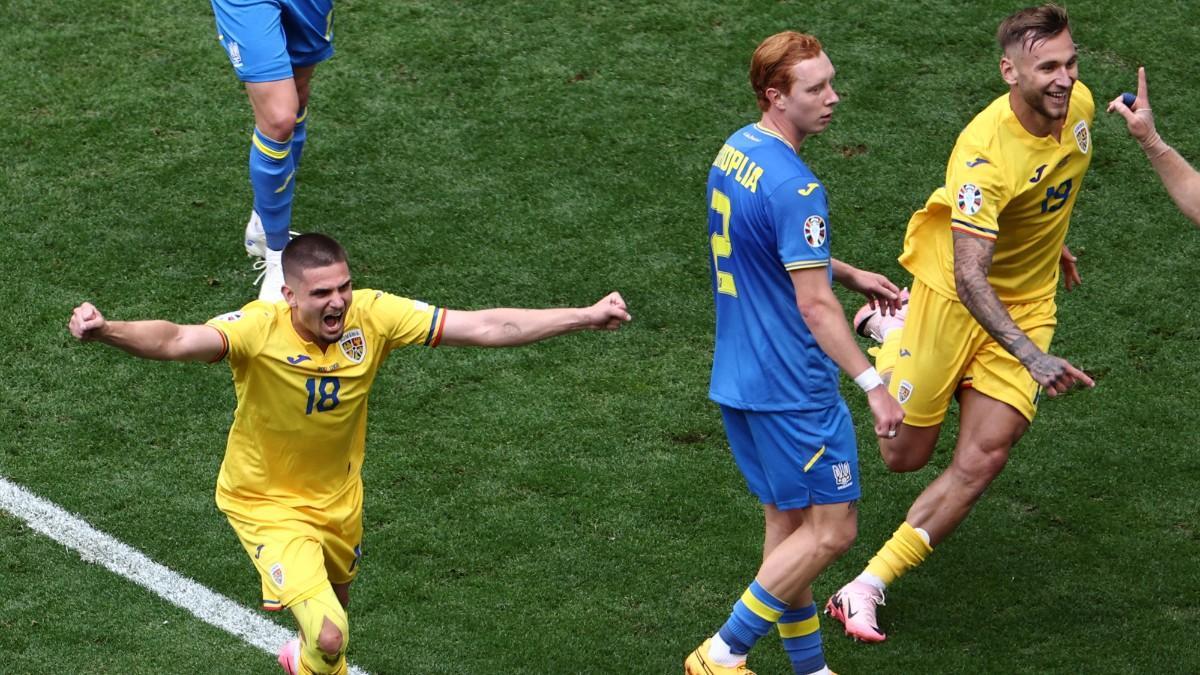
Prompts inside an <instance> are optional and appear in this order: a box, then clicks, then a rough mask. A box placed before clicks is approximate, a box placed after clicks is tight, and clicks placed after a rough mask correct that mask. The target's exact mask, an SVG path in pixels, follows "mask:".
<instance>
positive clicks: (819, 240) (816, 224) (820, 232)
mask: <svg viewBox="0 0 1200 675" xmlns="http://www.w3.org/2000/svg"><path fill="white" fill-rule="evenodd" d="M825 234H826V228H825V219H824V218H822V217H821V216H809V217H808V218H807V219H806V220H805V221H804V241H807V242H808V245H809V246H811V247H813V248H820V247H821V245H822V244H824V243H825Z"/></svg>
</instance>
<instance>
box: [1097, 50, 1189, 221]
mask: <svg viewBox="0 0 1200 675" xmlns="http://www.w3.org/2000/svg"><path fill="white" fill-rule="evenodd" d="M1108 112H1110V113H1112V112H1115V113H1118V114H1120V115H1121V117H1124V118H1125V125H1126V126H1127V127H1128V128H1129V135H1130V136H1133V138H1134V139H1135V140H1137V142H1138V144H1139V145H1141V146H1142V151H1143V152H1145V153H1146V157H1147V158H1149V160H1150V165H1151V166H1153V167H1154V170H1155V171H1156V172H1157V173H1158V177H1159V178H1160V179H1162V182H1163V185H1164V186H1165V187H1166V188H1167V194H1169V195H1171V199H1172V200H1174V201H1175V205H1176V206H1178V207H1179V210H1180V211H1182V212H1183V215H1185V216H1187V217H1188V218H1189V219H1191V221H1192V222H1193V223H1195V224H1197V225H1200V173H1197V172H1196V169H1194V168H1193V167H1192V165H1191V164H1189V163H1188V161H1187V160H1186V159H1184V158H1183V155H1180V154H1179V153H1178V152H1177V151H1176V150H1175V149H1174V148H1172V147H1171V146H1169V145H1167V143H1166V141H1164V140H1163V139H1162V136H1159V135H1158V132H1157V131H1156V130H1155V129H1154V113H1152V112H1151V110H1150V93H1149V91H1147V89H1146V69H1145V68H1138V93H1137V98H1136V99H1135V101H1134V103H1133V108H1132V109H1131V108H1130V107H1129V106H1127V105H1125V102H1124V101H1123V100H1121V97H1120V96H1118V97H1116V98H1115V99H1113V100H1112V101H1110V102H1109V104H1108Z"/></svg>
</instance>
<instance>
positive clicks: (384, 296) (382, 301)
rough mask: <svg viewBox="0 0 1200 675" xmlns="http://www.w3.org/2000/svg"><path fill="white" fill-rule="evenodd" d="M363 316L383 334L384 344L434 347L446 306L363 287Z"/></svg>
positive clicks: (444, 319) (443, 322) (392, 347)
mask: <svg viewBox="0 0 1200 675" xmlns="http://www.w3.org/2000/svg"><path fill="white" fill-rule="evenodd" d="M364 293H365V294H366V297H365V298H364V300H365V301H366V302H367V303H369V306H368V307H366V308H365V309H366V316H368V317H370V321H371V323H372V324H373V325H374V326H375V329H376V330H377V331H378V332H379V334H380V335H382V336H383V338H384V341H385V342H386V344H387V348H388V349H389V350H390V349H395V348H396V347H402V346H406V345H424V346H426V347H436V346H437V345H438V342H440V341H441V339H442V327H443V326H444V325H445V323H446V310H445V309H443V308H441V307H436V306H434V305H430V304H428V303H425V302H421V301H420V300H412V299H410V298H405V297H401V296H398V295H392V294H391V293H386V292H384V291H364Z"/></svg>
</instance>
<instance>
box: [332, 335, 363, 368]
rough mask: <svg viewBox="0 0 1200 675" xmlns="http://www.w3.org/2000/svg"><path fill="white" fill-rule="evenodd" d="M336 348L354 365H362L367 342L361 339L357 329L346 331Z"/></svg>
mask: <svg viewBox="0 0 1200 675" xmlns="http://www.w3.org/2000/svg"><path fill="white" fill-rule="evenodd" d="M338 347H340V348H341V350H342V354H344V355H345V356H346V358H348V359H350V360H351V361H353V362H354V363H362V361H363V358H364V357H365V356H366V355H367V341H366V339H364V338H363V332H362V330H361V329H359V328H355V329H353V330H348V331H346V334H345V335H343V336H342V339H341V341H340V342H338Z"/></svg>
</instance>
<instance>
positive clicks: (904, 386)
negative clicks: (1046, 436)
mask: <svg viewBox="0 0 1200 675" xmlns="http://www.w3.org/2000/svg"><path fill="white" fill-rule="evenodd" d="M1006 307H1007V309H1008V313H1009V314H1010V315H1011V316H1012V318H1013V321H1015V322H1016V323H1017V325H1018V326H1019V327H1020V328H1021V330H1023V331H1025V334H1026V335H1028V336H1029V339H1030V340H1032V341H1033V343H1034V344H1035V345H1037V346H1038V348H1039V349H1041V350H1042V351H1048V350H1049V349H1050V340H1051V339H1052V338H1053V337H1054V327H1055V326H1056V325H1057V323H1058V322H1057V320H1056V319H1055V312H1056V311H1057V306H1056V305H1055V303H1054V298H1052V297H1051V298H1047V299H1045V300H1039V301H1036V302H1030V303H1023V304H1018V305H1007V306H1006ZM966 387H969V388H972V389H974V390H975V391H978V392H979V393H981V394H984V395H986V396H988V397H990V398H994V399H996V400H998V401H1002V402H1004V403H1007V404H1008V405H1010V406H1012V407H1013V408H1015V409H1016V410H1017V411H1018V412H1020V413H1021V414H1022V415H1024V416H1025V419H1027V420H1029V421H1031V422H1032V421H1033V416H1034V414H1035V413H1037V404H1038V398H1039V396H1040V394H1041V387H1039V386H1038V384H1037V381H1035V380H1034V379H1033V376H1031V375H1030V374H1029V371H1028V370H1026V369H1025V367H1024V366H1022V365H1021V363H1020V362H1019V361H1017V359H1016V357H1014V356H1013V355H1012V354H1009V353H1008V351H1007V350H1005V349H1004V347H1001V346H1000V344H999V343H997V342H996V341H995V340H994V339H992V336H990V335H988V333H987V331H985V330H984V329H983V326H980V325H979V322H978V321H976V320H975V317H973V316H971V313H970V312H969V311H967V308H966V306H965V305H963V304H962V303H961V302H959V301H958V300H957V299H953V300H952V299H950V298H947V297H945V296H943V295H941V294H939V293H936V292H934V291H933V290H931V289H930V288H929V287H928V286H926V285H925V284H923V283H921V282H920V281H919V280H915V279H914V280H913V287H912V295H911V296H910V298H909V303H908V317H907V318H906V319H905V322H904V332H903V333H901V335H900V353H899V357H898V358H897V359H896V367H895V369H894V370H893V371H892V379H891V382H890V384H889V385H888V389H889V391H890V392H891V394H892V396H895V397H896V400H898V401H899V402H900V405H901V407H902V408H904V423H905V424H910V425H912V426H916V427H931V426H934V425H936V424H940V423H941V422H942V420H943V419H945V417H946V411H947V410H948V409H949V408H950V400H951V398H953V397H954V395H955V394H956V393H957V392H958V390H959V389H960V388H966Z"/></svg>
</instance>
